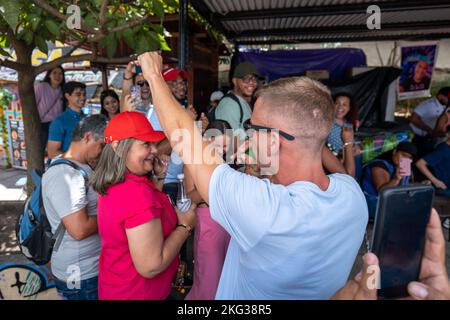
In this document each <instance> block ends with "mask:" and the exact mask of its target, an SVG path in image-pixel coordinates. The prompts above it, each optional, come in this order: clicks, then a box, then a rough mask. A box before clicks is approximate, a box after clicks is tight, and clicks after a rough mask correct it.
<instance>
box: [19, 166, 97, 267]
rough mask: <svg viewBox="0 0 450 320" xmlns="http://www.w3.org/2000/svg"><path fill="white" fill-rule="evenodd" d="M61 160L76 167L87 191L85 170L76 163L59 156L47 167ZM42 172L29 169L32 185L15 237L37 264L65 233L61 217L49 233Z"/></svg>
mask: <svg viewBox="0 0 450 320" xmlns="http://www.w3.org/2000/svg"><path fill="white" fill-rule="evenodd" d="M62 164H65V165H69V166H71V167H72V168H74V169H75V170H78V171H80V173H81V174H82V176H83V178H84V181H85V185H86V192H87V183H88V174H87V172H86V171H85V170H83V168H81V167H80V166H79V165H77V164H76V163H74V162H72V161H70V160H68V159H64V158H60V159H57V160H55V161H53V162H52V163H51V164H50V165H49V166H48V168H50V167H54V166H57V165H62ZM42 175H43V173H42V172H41V171H38V170H33V171H32V172H31V178H32V179H33V183H34V189H33V192H32V193H31V195H30V196H29V197H28V198H27V200H26V201H25V204H24V206H23V210H22V213H21V214H20V215H19V217H18V219H17V222H16V238H17V244H18V246H19V248H20V251H21V252H22V254H23V255H25V257H27V258H28V259H30V260H31V261H33V262H34V263H36V264H37V265H42V264H46V263H48V262H49V261H50V259H51V256H52V252H53V251H55V252H56V251H57V250H58V248H59V246H60V244H61V241H62V238H63V236H64V233H65V227H64V224H63V223H62V221H61V222H60V224H59V225H58V228H57V229H56V231H55V234H52V229H51V226H50V222H49V221H48V218H47V215H46V212H45V208H44V202H43V200H42Z"/></svg>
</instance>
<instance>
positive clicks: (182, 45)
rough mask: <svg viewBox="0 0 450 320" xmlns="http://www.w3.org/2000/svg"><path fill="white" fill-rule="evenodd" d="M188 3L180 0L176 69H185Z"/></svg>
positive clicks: (185, 0) (186, 0)
mask: <svg viewBox="0 0 450 320" xmlns="http://www.w3.org/2000/svg"><path fill="white" fill-rule="evenodd" d="M188 1H189V0H180V14H179V23H178V68H179V69H185V68H186V64H187V63H186V62H187V56H188V52H187V48H188V46H187V42H188V39H187V38H188V37H187V35H188Z"/></svg>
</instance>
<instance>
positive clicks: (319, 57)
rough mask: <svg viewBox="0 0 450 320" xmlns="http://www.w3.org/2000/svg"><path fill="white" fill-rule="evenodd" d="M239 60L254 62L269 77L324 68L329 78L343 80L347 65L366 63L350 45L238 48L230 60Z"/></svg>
mask: <svg viewBox="0 0 450 320" xmlns="http://www.w3.org/2000/svg"><path fill="white" fill-rule="evenodd" d="M243 61H250V62H252V63H254V64H255V66H256V67H257V69H258V70H259V72H261V73H262V74H263V75H264V76H267V77H268V80H269V81H273V80H276V79H279V78H283V77H287V76H296V75H304V74H305V73H306V71H311V70H328V72H329V73H330V80H343V79H345V78H347V77H348V76H349V73H348V71H349V70H350V69H351V68H353V67H363V66H366V55H365V54H364V52H363V51H362V50H360V49H353V48H337V49H310V50H272V51H263V50H259V49H244V48H241V49H240V51H239V52H238V54H237V55H235V57H234V61H233V64H234V63H236V64H237V63H240V62H243ZM232 67H233V66H232Z"/></svg>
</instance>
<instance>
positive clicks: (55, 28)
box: [44, 20, 59, 36]
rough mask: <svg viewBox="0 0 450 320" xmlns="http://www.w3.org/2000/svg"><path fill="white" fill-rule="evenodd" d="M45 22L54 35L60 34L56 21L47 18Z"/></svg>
mask: <svg viewBox="0 0 450 320" xmlns="http://www.w3.org/2000/svg"><path fill="white" fill-rule="evenodd" d="M44 24H45V26H46V27H47V29H48V31H50V33H51V34H52V35H54V36H57V35H58V34H59V26H58V24H57V23H56V22H55V21H53V20H45V22H44Z"/></svg>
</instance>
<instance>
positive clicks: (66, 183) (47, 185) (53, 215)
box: [42, 158, 100, 280]
mask: <svg viewBox="0 0 450 320" xmlns="http://www.w3.org/2000/svg"><path fill="white" fill-rule="evenodd" d="M54 160H56V158H55V159H54ZM54 160H53V161H54ZM73 162H75V163H76V164H78V165H79V166H80V167H81V168H83V169H84V170H85V171H86V173H87V174H88V175H91V174H92V169H91V168H90V167H89V166H88V165H86V164H81V163H79V162H76V161H73ZM97 197H98V195H97V192H95V191H94V189H92V187H89V189H88V192H87V195H86V189H85V180H84V178H83V176H82V174H81V172H80V171H78V170H76V169H74V168H72V167H70V166H69V165H66V164H59V165H56V166H54V167H50V168H49V169H48V170H47V171H46V172H45V173H44V175H43V177H42V200H43V202H44V208H45V212H46V213H47V218H48V220H49V222H50V225H51V227H52V232H53V234H54V233H55V232H56V229H57V228H58V226H59V224H60V223H61V220H62V218H64V217H66V216H68V215H70V214H72V213H75V212H77V211H80V210H81V209H83V208H86V209H87V213H88V215H90V216H96V215H97ZM99 256H100V237H99V235H98V234H95V235H92V236H90V237H88V238H86V239H83V240H81V241H78V240H75V239H74V238H72V237H71V236H70V234H69V233H68V232H67V231H65V233H64V237H63V239H62V242H61V245H60V247H59V249H58V251H56V252H55V251H53V253H52V259H51V269H52V273H53V275H54V276H56V277H57V278H58V279H60V280H66V279H67V278H68V277H69V276H70V275H71V274H72V272H73V270H76V269H77V268H79V271H80V275H81V278H80V280H86V279H91V278H94V277H96V276H97V275H98V258H99Z"/></svg>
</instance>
